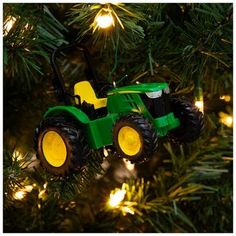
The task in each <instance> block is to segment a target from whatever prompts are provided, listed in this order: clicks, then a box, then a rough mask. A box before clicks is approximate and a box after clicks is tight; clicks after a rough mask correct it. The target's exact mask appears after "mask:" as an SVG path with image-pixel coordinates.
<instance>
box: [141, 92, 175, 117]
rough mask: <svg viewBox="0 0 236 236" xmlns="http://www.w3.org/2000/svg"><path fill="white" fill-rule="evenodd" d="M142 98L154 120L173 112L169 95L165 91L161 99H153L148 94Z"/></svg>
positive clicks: (142, 95)
mask: <svg viewBox="0 0 236 236" xmlns="http://www.w3.org/2000/svg"><path fill="white" fill-rule="evenodd" d="M141 98H142V100H143V102H144V104H145V105H146V107H147V109H148V111H149V112H150V113H151V115H152V116H153V118H158V117H161V116H164V115H167V114H169V113H170V111H171V109H170V99H169V94H166V93H164V92H163V91H162V96H161V97H159V98H153V99H151V98H149V97H148V96H147V95H146V94H141Z"/></svg>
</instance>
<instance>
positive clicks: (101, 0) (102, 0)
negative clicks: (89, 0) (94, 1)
mask: <svg viewBox="0 0 236 236" xmlns="http://www.w3.org/2000/svg"><path fill="white" fill-rule="evenodd" d="M99 3H100V4H107V3H111V4H114V5H117V4H118V3H119V1H118V0H111V1H107V0H100V1H99Z"/></svg>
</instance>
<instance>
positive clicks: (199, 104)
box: [195, 100, 204, 113]
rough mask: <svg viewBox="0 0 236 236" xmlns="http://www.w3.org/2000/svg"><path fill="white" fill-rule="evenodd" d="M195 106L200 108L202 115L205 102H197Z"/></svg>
mask: <svg viewBox="0 0 236 236" xmlns="http://www.w3.org/2000/svg"><path fill="white" fill-rule="evenodd" d="M195 106H196V107H198V109H199V111H201V112H202V113H203V112H204V102H203V100H202V101H200V100H199V101H195Z"/></svg>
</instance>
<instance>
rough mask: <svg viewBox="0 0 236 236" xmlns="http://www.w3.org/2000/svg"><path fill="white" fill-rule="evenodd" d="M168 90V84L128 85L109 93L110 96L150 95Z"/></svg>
mask: <svg viewBox="0 0 236 236" xmlns="http://www.w3.org/2000/svg"><path fill="white" fill-rule="evenodd" d="M166 88H168V84H167V83H144V84H134V85H128V86H124V87H120V88H115V89H113V90H111V91H109V92H108V95H113V94H117V93H118V94H121V93H150V92H156V91H160V90H163V89H166Z"/></svg>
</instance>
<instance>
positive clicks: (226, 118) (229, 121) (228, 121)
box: [219, 112, 233, 128]
mask: <svg viewBox="0 0 236 236" xmlns="http://www.w3.org/2000/svg"><path fill="white" fill-rule="evenodd" d="M219 116H220V122H221V123H222V124H224V125H226V126H227V127H229V128H232V127H233V117H232V116H231V115H229V114H227V113H224V112H220V113H219Z"/></svg>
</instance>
